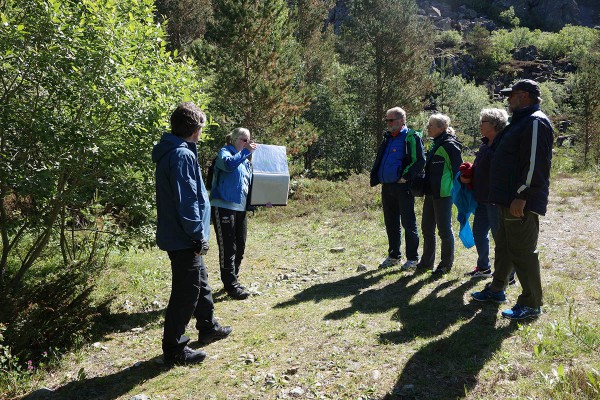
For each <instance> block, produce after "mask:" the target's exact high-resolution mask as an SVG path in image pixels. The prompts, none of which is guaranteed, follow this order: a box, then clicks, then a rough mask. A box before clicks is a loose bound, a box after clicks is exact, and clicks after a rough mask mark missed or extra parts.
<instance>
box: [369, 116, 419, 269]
mask: <svg viewBox="0 0 600 400" xmlns="http://www.w3.org/2000/svg"><path fill="white" fill-rule="evenodd" d="M385 121H386V123H387V131H386V132H385V134H384V137H383V142H382V143H381V146H380V147H379V150H378V152H377V157H376V159H375V164H374V165H373V169H372V170H371V186H375V185H377V184H379V183H381V203H382V205H383V219H384V222H385V229H386V232H387V237H388V257H387V258H386V259H385V260H384V261H383V262H382V263H381V264H380V265H379V267H380V268H385V267H391V266H393V265H397V264H398V263H400V260H401V255H402V253H401V252H400V240H401V235H402V233H401V228H400V223H402V227H403V228H404V231H405V232H404V236H405V243H406V259H407V261H406V263H404V265H402V270H408V269H409V268H414V267H416V266H417V263H418V261H419V254H418V248H419V233H418V231H417V218H416V216H415V198H414V196H413V195H412V193H411V192H410V181H411V180H412V179H413V178H414V177H415V176H416V175H417V174H418V173H419V172H421V170H423V165H425V153H424V152H423V141H422V140H421V136H420V134H419V133H418V132H416V131H414V130H412V129H408V127H407V126H406V125H405V123H406V112H405V111H404V110H403V109H402V108H400V107H395V108H391V109H389V110H388V111H387V113H386V118H385Z"/></svg>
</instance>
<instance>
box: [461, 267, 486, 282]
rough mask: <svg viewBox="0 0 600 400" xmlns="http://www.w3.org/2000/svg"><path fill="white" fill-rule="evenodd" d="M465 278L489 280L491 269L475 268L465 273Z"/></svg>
mask: <svg viewBox="0 0 600 400" xmlns="http://www.w3.org/2000/svg"><path fill="white" fill-rule="evenodd" d="M465 276H470V277H471V279H478V278H491V277H492V269H491V268H485V269H484V268H480V267H475V269H474V270H473V271H471V272H467V273H466V274H465Z"/></svg>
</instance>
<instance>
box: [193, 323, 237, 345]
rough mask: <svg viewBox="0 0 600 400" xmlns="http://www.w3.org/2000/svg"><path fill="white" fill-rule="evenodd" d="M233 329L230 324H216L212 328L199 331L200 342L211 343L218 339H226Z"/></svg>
mask: <svg viewBox="0 0 600 400" xmlns="http://www.w3.org/2000/svg"><path fill="white" fill-rule="evenodd" d="M231 331H233V328H232V327H230V326H221V325H219V324H215V326H213V328H212V329H210V330H206V331H200V332H198V342H199V343H201V344H210V343H212V342H216V341H217V340H221V339H225V338H226V337H227V336H229V334H230V333H231Z"/></svg>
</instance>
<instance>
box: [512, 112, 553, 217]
mask: <svg viewBox="0 0 600 400" xmlns="http://www.w3.org/2000/svg"><path fill="white" fill-rule="evenodd" d="M552 141H553V134H552V129H551V128H550V127H548V126H547V125H546V124H545V123H544V122H542V121H541V120H539V119H537V118H536V119H534V120H533V123H532V124H531V127H530V128H529V129H527V130H526V131H524V132H523V135H522V140H521V146H520V147H519V181H518V186H517V192H516V193H515V199H514V200H513V201H512V203H511V205H510V212H511V214H512V215H514V216H516V217H522V216H524V210H525V205H526V204H527V198H528V197H529V196H530V195H532V194H534V193H535V192H537V191H538V190H540V189H542V188H544V187H545V186H546V185H547V184H548V177H549V176H550V158H551V157H552Z"/></svg>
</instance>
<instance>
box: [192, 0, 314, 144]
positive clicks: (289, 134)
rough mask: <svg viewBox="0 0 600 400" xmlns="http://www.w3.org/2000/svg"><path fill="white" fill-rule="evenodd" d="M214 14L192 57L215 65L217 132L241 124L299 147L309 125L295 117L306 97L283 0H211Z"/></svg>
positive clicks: (309, 137) (308, 137) (260, 135)
mask: <svg viewBox="0 0 600 400" xmlns="http://www.w3.org/2000/svg"><path fill="white" fill-rule="evenodd" d="M214 15H215V20H214V22H213V23H212V24H211V25H210V26H209V29H208V31H207V34H206V35H205V40H204V43H201V44H197V47H198V49H199V50H200V51H204V55H203V56H205V57H206V58H204V59H202V58H200V57H197V59H199V61H200V62H205V63H206V64H204V65H203V67H210V68H211V69H212V70H213V71H214V77H213V80H212V84H211V93H212V94H213V96H214V98H215V101H214V103H213V104H212V109H213V111H215V112H216V114H217V119H218V123H219V124H220V126H221V128H220V133H224V131H228V130H229V129H231V128H232V127H233V126H245V127H247V128H248V129H250V131H251V132H252V135H253V136H254V137H255V138H257V139H258V140H268V141H269V142H271V143H276V144H285V145H287V146H288V148H289V150H290V152H291V153H299V152H300V151H301V150H302V149H304V147H305V146H306V144H307V143H309V142H310V141H311V140H313V138H314V131H312V130H311V129H310V127H308V128H306V127H305V126H303V125H302V123H301V121H299V117H300V115H301V114H302V112H303V111H304V109H305V108H306V107H307V105H308V101H307V98H306V96H305V93H304V91H303V88H302V85H301V82H300V81H299V79H298V78H299V76H298V73H299V71H300V70H301V59H300V47H299V45H298V43H297V41H296V40H295V38H294V35H293V33H294V31H293V29H294V24H293V23H292V20H291V17H290V14H289V10H288V8H287V6H286V3H285V1H283V0H274V1H259V0H243V1H234V0H215V1H214ZM198 52H199V51H198V50H197V51H196V53H195V54H197V53H198Z"/></svg>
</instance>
